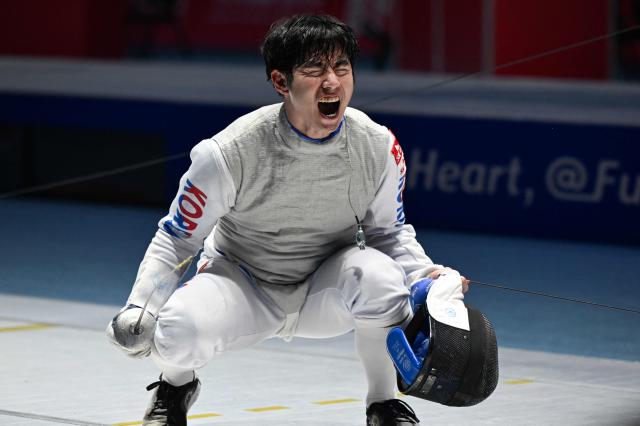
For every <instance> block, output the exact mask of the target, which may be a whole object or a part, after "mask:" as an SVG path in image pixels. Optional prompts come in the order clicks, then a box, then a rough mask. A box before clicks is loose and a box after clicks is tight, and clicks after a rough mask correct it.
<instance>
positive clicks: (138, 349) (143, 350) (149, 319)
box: [107, 305, 156, 358]
mask: <svg viewBox="0 0 640 426" xmlns="http://www.w3.org/2000/svg"><path fill="white" fill-rule="evenodd" d="M140 314H142V308H141V307H139V306H136V305H129V306H125V307H124V308H122V310H120V312H118V314H117V315H116V316H115V317H114V318H113V320H111V322H109V325H107V338H108V339H109V341H111V343H113V344H114V345H116V346H117V347H118V348H119V349H121V350H122V351H123V352H124V353H125V354H127V355H128V356H130V357H133V358H142V357H146V356H149V354H150V353H151V343H152V340H153V335H154V333H155V330H156V318H155V317H154V316H153V315H152V314H151V313H150V312H149V311H147V312H145V313H144V314H143V315H142V321H140V324H139V327H136V325H138V319H139V318H140Z"/></svg>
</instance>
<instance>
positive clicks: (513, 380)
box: [504, 379, 533, 385]
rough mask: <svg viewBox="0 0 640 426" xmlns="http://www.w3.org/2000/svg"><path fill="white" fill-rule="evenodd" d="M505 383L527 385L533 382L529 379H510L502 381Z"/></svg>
mask: <svg viewBox="0 0 640 426" xmlns="http://www.w3.org/2000/svg"><path fill="white" fill-rule="evenodd" d="M504 383H505V384H507V385H527V384H529V383H533V380H531V379H512V380H507V381H506V382H504Z"/></svg>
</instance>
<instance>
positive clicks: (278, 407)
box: [245, 405, 290, 413]
mask: <svg viewBox="0 0 640 426" xmlns="http://www.w3.org/2000/svg"><path fill="white" fill-rule="evenodd" d="M289 408H290V407H285V406H283V405H271V406H269V407H257V408H247V409H245V411H251V412H253V413H262V412H264V411H275V410H288V409H289Z"/></svg>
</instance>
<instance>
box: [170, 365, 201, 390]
mask: <svg viewBox="0 0 640 426" xmlns="http://www.w3.org/2000/svg"><path fill="white" fill-rule="evenodd" d="M195 378H196V372H195V371H193V370H178V369H174V368H166V367H165V368H163V370H162V381H164V382H167V383H169V384H170V385H173V386H182V385H186V384H187V383H189V382H192V381H193V380H194V379H195Z"/></svg>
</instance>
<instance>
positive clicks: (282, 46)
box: [260, 15, 358, 83]
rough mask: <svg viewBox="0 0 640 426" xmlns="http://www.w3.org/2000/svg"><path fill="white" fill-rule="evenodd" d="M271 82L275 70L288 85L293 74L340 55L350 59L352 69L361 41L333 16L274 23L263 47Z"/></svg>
mask: <svg viewBox="0 0 640 426" xmlns="http://www.w3.org/2000/svg"><path fill="white" fill-rule="evenodd" d="M260 51H261V52H262V57H263V58H264V63H265V66H266V71H267V80H270V79H271V71H273V70H274V69H276V70H278V71H280V72H282V73H283V74H284V75H285V76H286V78H287V82H288V83H291V81H292V79H293V70H294V69H295V68H296V67H299V66H300V65H303V64H305V63H306V62H308V61H309V60H312V59H313V60H315V59H319V60H321V61H322V62H324V63H329V60H330V59H331V58H332V57H333V56H334V55H335V54H336V53H343V54H345V55H346V56H347V57H348V58H349V62H350V63H351V67H352V68H353V66H354V61H355V59H356V56H357V55H358V41H357V40H356V37H355V35H354V34H353V30H352V29H351V28H349V26H347V25H346V24H344V23H342V22H340V21H339V20H337V19H336V18H334V17H333V16H329V15H296V16H292V17H290V18H286V19H282V20H279V21H276V22H274V23H273V24H272V25H271V28H269V31H268V32H267V35H266V36H265V38H264V42H263V43H262V46H261V47H260Z"/></svg>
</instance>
